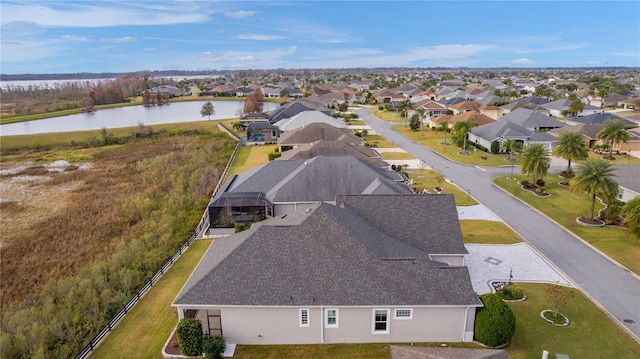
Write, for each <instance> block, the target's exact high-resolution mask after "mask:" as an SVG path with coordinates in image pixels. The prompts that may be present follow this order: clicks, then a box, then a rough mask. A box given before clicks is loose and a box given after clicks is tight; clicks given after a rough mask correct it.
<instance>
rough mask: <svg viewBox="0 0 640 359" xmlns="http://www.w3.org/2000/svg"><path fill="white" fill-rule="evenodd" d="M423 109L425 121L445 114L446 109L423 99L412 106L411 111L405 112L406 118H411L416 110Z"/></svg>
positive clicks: (432, 101) (434, 102)
mask: <svg viewBox="0 0 640 359" xmlns="http://www.w3.org/2000/svg"><path fill="white" fill-rule="evenodd" d="M420 108H423V109H424V113H425V115H426V119H427V120H428V119H430V118H432V117H437V116H441V115H446V114H447V108H446V107H445V106H443V105H441V104H439V103H438V102H436V101H434V100H431V99H424V100H421V101H418V102H415V103H414V104H413V109H411V110H409V111H407V117H411V116H413V114H414V113H415V112H416V110H418V109H420Z"/></svg>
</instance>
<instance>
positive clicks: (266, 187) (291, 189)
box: [223, 156, 411, 203]
mask: <svg viewBox="0 0 640 359" xmlns="http://www.w3.org/2000/svg"><path fill="white" fill-rule="evenodd" d="M404 181H405V178H404V177H403V176H402V175H400V174H398V173H396V172H394V171H390V170H385V169H382V168H380V167H377V166H374V165H372V164H369V163H367V162H364V161H362V160H359V159H357V158H355V157H353V156H318V157H314V158H312V159H309V160H287V161H271V162H268V163H266V164H264V165H262V166H260V167H258V168H256V169H253V170H250V171H247V172H244V173H242V174H240V175H238V176H237V177H236V178H235V180H233V183H231V184H230V185H228V186H225V187H223V188H225V189H226V190H227V191H231V192H264V193H266V199H268V200H269V201H270V202H272V203H275V202H305V201H333V200H335V197H336V196H337V195H341V194H361V193H365V192H364V191H366V190H367V189H370V188H371V185H372V184H374V183H375V184H376V186H375V187H376V189H375V190H376V192H377V193H387V194H392V193H395V194H400V193H411V189H410V188H409V187H408V186H407V185H406V184H405V183H404Z"/></svg>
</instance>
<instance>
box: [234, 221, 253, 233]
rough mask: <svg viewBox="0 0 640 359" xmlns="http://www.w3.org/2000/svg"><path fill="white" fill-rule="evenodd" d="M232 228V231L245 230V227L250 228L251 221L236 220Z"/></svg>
mask: <svg viewBox="0 0 640 359" xmlns="http://www.w3.org/2000/svg"><path fill="white" fill-rule="evenodd" d="M234 228H235V229H234V233H238V232H242V231H246V230H247V229H249V228H251V223H241V222H236V224H235V226H234Z"/></svg>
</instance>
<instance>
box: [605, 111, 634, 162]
mask: <svg viewBox="0 0 640 359" xmlns="http://www.w3.org/2000/svg"><path fill="white" fill-rule="evenodd" d="M598 138H599V139H602V140H605V141H607V142H610V145H609V157H608V158H607V159H610V160H612V159H614V158H613V144H614V143H621V142H622V143H627V142H629V132H627V129H626V128H625V126H624V122H623V121H622V119H619V118H617V119H615V120H609V121H607V122H605V123H604V125H603V126H602V130H600V132H599V133H598Z"/></svg>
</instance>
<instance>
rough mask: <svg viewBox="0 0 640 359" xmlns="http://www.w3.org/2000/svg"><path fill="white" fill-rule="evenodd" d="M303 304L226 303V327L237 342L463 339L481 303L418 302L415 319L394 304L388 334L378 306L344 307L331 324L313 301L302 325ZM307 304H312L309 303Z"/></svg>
mask: <svg viewBox="0 0 640 359" xmlns="http://www.w3.org/2000/svg"><path fill="white" fill-rule="evenodd" d="M300 308H301V307H261V308H241V307H230V308H221V319H222V332H223V335H224V337H225V340H226V341H227V342H228V343H234V344H250V345H251V344H252V345H260V344H265V345H266V344H318V343H323V342H324V343H376V342H434V341H446V342H462V341H463V339H464V335H465V334H464V333H465V332H469V331H470V332H473V322H474V319H475V308H469V309H468V311H467V313H466V314H467V317H466V327H465V310H466V308H465V307H454V308H451V307H428V308H424V307H423V308H420V307H417V308H416V307H412V309H413V318H412V319H394V309H395V308H397V307H389V306H379V307H375V308H378V309H389V320H388V328H389V333H388V334H378V333H376V334H373V320H374V314H373V313H374V312H373V310H374V307H356V308H354V307H349V308H345V307H342V308H341V307H331V308H337V309H338V324H339V326H338V327H337V328H325V326H324V320H323V318H324V309H326V308H328V307H324V308H321V307H308V309H309V326H308V327H300V325H299V320H300V319H299V313H300V312H299V309H300ZM303 308H307V307H303Z"/></svg>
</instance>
